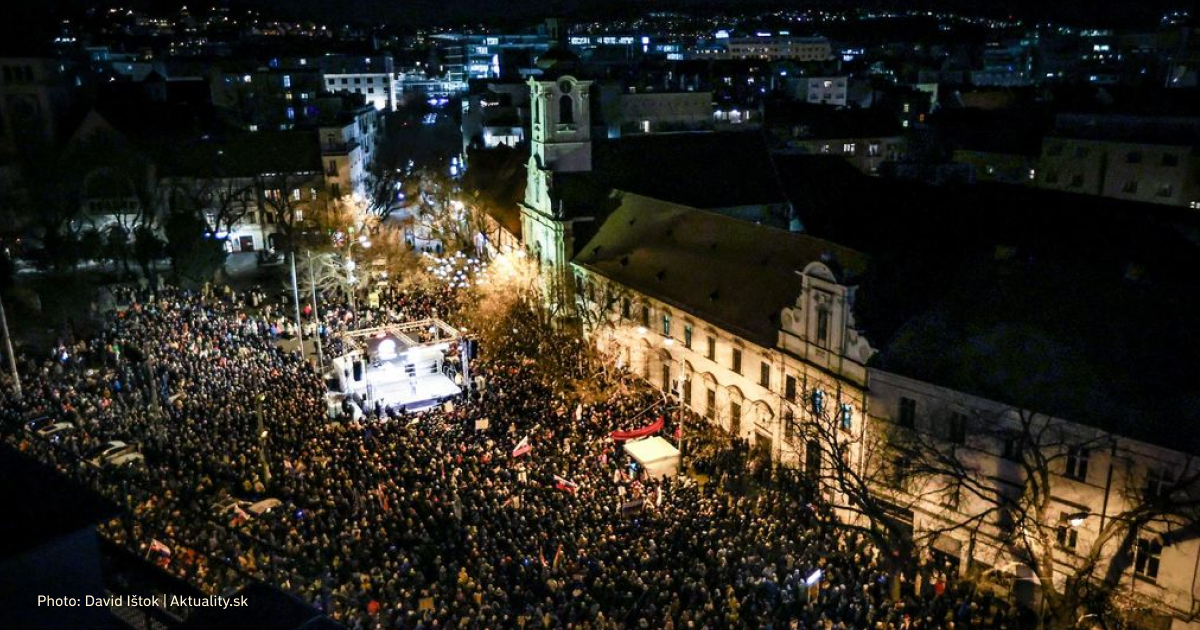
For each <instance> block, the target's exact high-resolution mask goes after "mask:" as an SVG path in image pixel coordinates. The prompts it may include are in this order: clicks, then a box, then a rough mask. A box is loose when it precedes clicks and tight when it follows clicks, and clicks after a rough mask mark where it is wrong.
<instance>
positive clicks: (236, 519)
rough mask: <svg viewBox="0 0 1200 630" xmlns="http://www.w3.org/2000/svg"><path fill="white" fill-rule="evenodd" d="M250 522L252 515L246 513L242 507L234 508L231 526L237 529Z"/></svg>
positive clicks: (236, 506)
mask: <svg viewBox="0 0 1200 630" xmlns="http://www.w3.org/2000/svg"><path fill="white" fill-rule="evenodd" d="M249 520H250V515H249V514H247V513H246V510H243V509H242V506H240V505H235V506H233V519H232V520H230V521H229V524H230V525H233V526H235V527H236V526H238V525H241V524H242V523H245V522H247V521H249Z"/></svg>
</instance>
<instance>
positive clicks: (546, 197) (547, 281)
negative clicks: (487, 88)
mask: <svg viewBox="0 0 1200 630" xmlns="http://www.w3.org/2000/svg"><path fill="white" fill-rule="evenodd" d="M537 66H538V68H540V69H541V70H542V74H541V75H540V76H537V77H531V78H530V79H529V82H528V85H529V90H530V106H531V107H532V109H533V112H532V118H533V121H532V122H533V130H532V138H531V140H532V142H531V143H530V145H531V146H530V155H529V163H528V165H527V167H526V170H527V173H526V175H527V177H528V180H527V182H526V185H525V202H524V203H523V204H522V206H523V207H522V209H521V230H522V238H523V240H524V241H525V248H526V250H527V251H528V253H529V254H530V255H531V256H532V257H534V260H536V261H537V262H538V265H539V266H540V268H541V270H542V277H543V281H544V288H545V295H546V297H547V300H548V301H549V302H551V306H555V307H563V306H565V307H567V308H566V309H565V310H568V311H569V310H570V306H572V305H573V302H572V299H571V287H572V286H573V282H572V281H571V278H570V277H569V276H570V269H569V265H570V259H571V256H572V255H574V236H573V231H572V229H571V228H572V223H573V219H574V218H575V217H573V214H575V213H577V212H578V210H579V209H578V208H566V207H564V201H563V199H562V195H561V194H556V193H559V192H561V191H557V190H556V188H555V182H554V179H555V176H556V175H561V174H566V173H585V172H588V171H591V170H592V130H591V102H590V95H589V92H590V90H591V86H592V82H591V81H585V80H580V79H579V78H578V58H577V57H576V56H575V55H574V54H573V53H571V52H570V51H569V50H567V48H566V47H565V46H556V47H554V48H551V49H550V50H549V51H547V52H546V53H545V54H544V55H542V56H541V57H539V58H538V61H537Z"/></svg>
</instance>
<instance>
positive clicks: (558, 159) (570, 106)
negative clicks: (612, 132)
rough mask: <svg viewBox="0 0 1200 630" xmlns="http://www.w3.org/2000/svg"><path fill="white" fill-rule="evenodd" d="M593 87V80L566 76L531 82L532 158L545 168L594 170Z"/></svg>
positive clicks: (572, 170) (560, 171) (531, 80)
mask: <svg viewBox="0 0 1200 630" xmlns="http://www.w3.org/2000/svg"><path fill="white" fill-rule="evenodd" d="M551 52H553V51H551ZM546 54H547V55H549V54H550V53H546ZM543 57H544V56H543ZM540 61H541V60H539V63H540ZM591 86H592V82H591V81H580V80H579V79H576V78H575V77H573V76H571V75H566V74H564V75H561V76H559V77H558V78H557V79H546V78H541V79H534V78H530V79H529V89H530V105H531V106H532V107H533V157H535V158H537V159H538V161H539V164H541V167H542V168H544V169H547V170H551V171H556V172H559V173H573V172H579V171H590V170H592V127H591V106H590V103H589V100H588V90H589V89H590V88H591Z"/></svg>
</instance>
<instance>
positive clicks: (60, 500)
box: [0, 445, 116, 559]
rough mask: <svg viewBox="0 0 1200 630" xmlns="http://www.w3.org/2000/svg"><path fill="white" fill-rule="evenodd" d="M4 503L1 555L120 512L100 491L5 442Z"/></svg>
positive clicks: (0, 493)
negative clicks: (89, 487)
mask: <svg viewBox="0 0 1200 630" xmlns="http://www.w3.org/2000/svg"><path fill="white" fill-rule="evenodd" d="M46 497H54V499H53V500H45V498H46ZM0 502H2V503H3V505H4V518H0V559H4V558H9V557H11V556H15V555H18V554H22V553H24V552H27V551H31V550H33V549H36V548H38V547H40V546H42V545H44V544H46V543H48V542H50V541H52V540H55V539H56V538H59V537H61V536H65V535H67V534H70V533H73V532H76V531H79V530H80V529H83V528H85V527H90V526H92V525H95V524H96V523H99V522H101V521H104V520H107V519H109V518H111V517H113V516H115V515H116V508H115V506H113V505H111V504H110V503H108V502H107V501H106V500H104V499H103V498H101V497H100V496H99V495H97V494H95V493H94V492H92V491H90V490H88V489H86V488H84V487H82V486H80V485H78V484H76V483H75V482H73V481H70V480H68V479H67V478H66V477H63V476H61V475H59V474H58V473H57V472H56V471H54V470H51V469H48V468H45V467H43V466H42V465H41V464H39V463H37V462H35V461H33V460H31V459H29V458H27V457H26V456H25V455H23V454H21V453H18V452H17V451H15V450H13V449H12V448H11V447H9V446H6V445H0Z"/></svg>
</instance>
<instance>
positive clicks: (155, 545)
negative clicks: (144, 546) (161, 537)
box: [150, 538, 171, 556]
mask: <svg viewBox="0 0 1200 630" xmlns="http://www.w3.org/2000/svg"><path fill="white" fill-rule="evenodd" d="M150 553H157V554H158V555H160V556H169V555H171V548H170V547H168V546H166V545H164V544H162V543H160V542H158V541H157V540H155V539H153V538H151V539H150Z"/></svg>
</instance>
